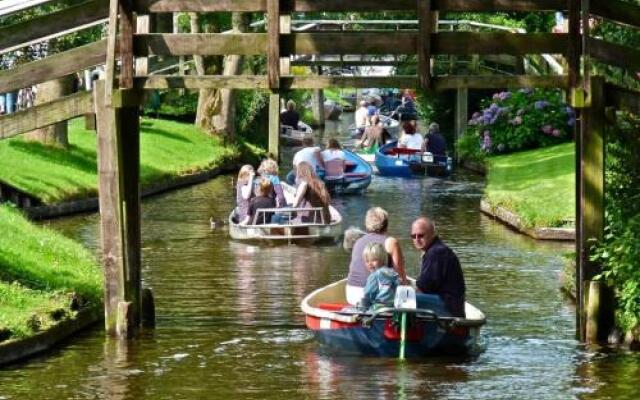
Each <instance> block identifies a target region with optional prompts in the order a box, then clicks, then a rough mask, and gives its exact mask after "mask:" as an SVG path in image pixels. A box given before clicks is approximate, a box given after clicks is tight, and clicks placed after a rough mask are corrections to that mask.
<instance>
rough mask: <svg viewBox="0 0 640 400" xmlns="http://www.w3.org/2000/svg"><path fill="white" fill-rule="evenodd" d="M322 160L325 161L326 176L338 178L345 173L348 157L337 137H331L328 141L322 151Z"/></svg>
mask: <svg viewBox="0 0 640 400" xmlns="http://www.w3.org/2000/svg"><path fill="white" fill-rule="evenodd" d="M320 154H321V155H322V161H323V162H324V168H325V178H329V179H330V178H338V177H342V175H343V174H344V163H345V160H346V157H345V155H344V151H342V147H341V146H340V142H338V141H337V140H336V139H333V138H331V139H329V140H328V141H327V148H326V149H325V150H323V151H322V152H321V153H320Z"/></svg>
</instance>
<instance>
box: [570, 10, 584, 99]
mask: <svg viewBox="0 0 640 400" xmlns="http://www.w3.org/2000/svg"><path fill="white" fill-rule="evenodd" d="M568 2H569V16H568V18H569V33H568V35H569V37H568V39H567V40H568V41H567V64H568V73H569V87H570V88H571V89H574V90H575V89H577V88H578V83H579V80H580V52H581V49H582V43H581V40H582V38H581V37H580V0H568ZM572 104H573V102H572Z"/></svg>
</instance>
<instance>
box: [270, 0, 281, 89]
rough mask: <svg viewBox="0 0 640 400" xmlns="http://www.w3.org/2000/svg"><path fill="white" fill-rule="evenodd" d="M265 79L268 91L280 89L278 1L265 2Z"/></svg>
mask: <svg viewBox="0 0 640 400" xmlns="http://www.w3.org/2000/svg"><path fill="white" fill-rule="evenodd" d="M267 77H268V81H269V88H270V89H279V88H280V0H267Z"/></svg>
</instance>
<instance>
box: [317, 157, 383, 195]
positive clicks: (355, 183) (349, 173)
mask: <svg viewBox="0 0 640 400" xmlns="http://www.w3.org/2000/svg"><path fill="white" fill-rule="evenodd" d="M343 152H344V155H345V158H346V160H345V161H346V162H345V165H344V173H343V174H341V175H338V176H327V175H325V176H324V178H323V179H324V183H325V185H326V186H327V190H329V192H331V193H335V194H359V193H362V192H363V191H364V190H365V189H366V188H367V187H368V186H369V184H370V183H371V175H372V174H373V169H372V168H371V165H369V163H367V162H366V161H365V160H363V159H362V157H360V156H358V155H357V154H356V153H354V152H352V151H349V150H343Z"/></svg>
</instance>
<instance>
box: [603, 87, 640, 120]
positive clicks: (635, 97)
mask: <svg viewBox="0 0 640 400" xmlns="http://www.w3.org/2000/svg"><path fill="white" fill-rule="evenodd" d="M604 92H605V99H606V100H605V105H606V106H607V107H608V106H613V107H615V108H616V109H618V110H621V111H626V112H630V113H632V114H635V115H640V91H637V90H632V89H627V88H622V87H620V86H617V85H613V84H605V90H604Z"/></svg>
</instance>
